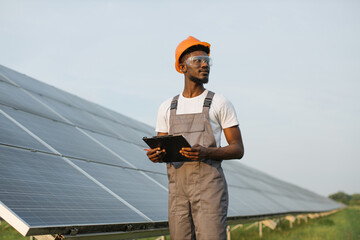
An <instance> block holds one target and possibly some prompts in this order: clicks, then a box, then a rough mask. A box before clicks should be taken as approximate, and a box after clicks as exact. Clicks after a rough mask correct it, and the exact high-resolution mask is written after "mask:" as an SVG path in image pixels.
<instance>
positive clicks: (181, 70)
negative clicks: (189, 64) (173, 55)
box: [179, 64, 187, 73]
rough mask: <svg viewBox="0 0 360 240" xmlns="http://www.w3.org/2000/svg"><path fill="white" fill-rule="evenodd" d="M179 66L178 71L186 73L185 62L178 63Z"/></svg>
mask: <svg viewBox="0 0 360 240" xmlns="http://www.w3.org/2000/svg"><path fill="white" fill-rule="evenodd" d="M179 68H180V72H182V73H186V71H187V69H186V65H185V64H180V65H179Z"/></svg>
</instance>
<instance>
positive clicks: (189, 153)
mask: <svg viewBox="0 0 360 240" xmlns="http://www.w3.org/2000/svg"><path fill="white" fill-rule="evenodd" d="M207 150H208V149H207V148H205V147H203V146H201V145H199V144H195V145H194V146H193V147H191V148H189V147H187V148H182V149H181V150H180V154H181V155H183V156H184V157H187V158H188V159H189V160H192V161H200V160H203V159H205V158H207V156H208V151H207Z"/></svg>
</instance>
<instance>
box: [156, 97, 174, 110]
mask: <svg viewBox="0 0 360 240" xmlns="http://www.w3.org/2000/svg"><path fill="white" fill-rule="evenodd" d="M172 99H173V98H168V99H166V100H165V101H163V102H162V103H161V104H160V106H159V111H166V110H167V109H169V108H170V105H171V101H172Z"/></svg>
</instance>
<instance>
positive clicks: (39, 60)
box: [0, 0, 360, 196]
mask: <svg viewBox="0 0 360 240" xmlns="http://www.w3.org/2000/svg"><path fill="white" fill-rule="evenodd" d="M359 12H360V1H357V0H328V1H325V0H318V1H314V0H311V1H310V0H298V1H295V0H286V1H285V0H248V1H243V0H236V1H235V0H234V1H231V0H224V1H214V0H207V1H190V0H184V1H178V0H167V1H165V0H164V1H161V0H152V1H145V0H142V1H141V0H138V1H134V0H86V1H85V0H77V1H70V0H62V1H60V0H58V1H56V0H52V1H45V0H43V1H39V0H32V1H26V0H0V64H1V65H3V66H6V67H8V68H11V69H13V70H16V71H19V72H21V73H24V74H26V75H28V76H31V77H33V78H35V79H37V80H40V81H42V82H45V83H47V84H50V85H52V86H55V87H57V88H60V89H62V90H65V91H68V92H70V93H73V94H75V95H77V96H79V97H82V98H84V99H87V100H89V101H92V102H95V103H98V104H100V105H102V106H105V107H107V108H110V109H112V110H115V111H117V112H119V113H122V114H124V115H127V116H129V117H132V118H135V119H137V120H139V121H142V122H144V123H146V124H149V125H151V126H153V127H155V124H156V115H157V110H158V107H159V105H160V104H161V102H163V101H164V100H166V99H168V98H171V97H173V96H174V95H176V94H178V93H181V91H182V89H183V84H184V80H183V75H182V74H179V73H178V72H176V71H175V67H174V63H175V48H176V46H177V45H178V44H179V43H180V42H181V41H182V40H184V39H185V38H187V37H188V36H194V37H196V38H198V39H200V40H202V41H206V42H209V43H210V44H211V57H212V59H213V66H212V68H211V73H210V78H209V84H208V85H206V88H207V89H209V90H212V91H214V92H217V93H221V94H223V95H224V96H225V97H226V98H228V99H229V100H230V101H231V102H232V103H233V105H234V107H235V109H236V112H237V116H238V119H239V122H240V129H241V132H242V136H243V141H244V146H245V156H244V157H243V159H241V160H240V161H241V162H242V163H244V164H245V165H247V166H250V167H254V168H256V169H258V170H261V171H263V172H265V173H268V174H270V175H272V176H274V177H276V178H279V179H281V180H284V181H287V182H290V183H293V184H296V185H298V186H301V187H303V188H306V189H308V190H311V191H314V192H316V193H318V194H321V195H323V196H328V195H329V194H332V193H335V192H338V191H345V192H346V193H348V194H353V193H360V124H359V123H360V94H359V90H360V44H359V43H360V14H359ZM154 135H155V133H154ZM222 145H226V142H223V144H222ZM224 164H226V163H224Z"/></svg>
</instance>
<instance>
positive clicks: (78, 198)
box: [0, 65, 342, 235]
mask: <svg viewBox="0 0 360 240" xmlns="http://www.w3.org/2000/svg"><path fill="white" fill-rule="evenodd" d="M152 135H155V132H154V128H152V127H150V126H148V125H146V124H143V123H141V122H139V121H136V120H134V119H131V118H129V117H126V116H124V115H122V114H119V113H116V112H114V111H111V110H109V109H107V108H104V107H101V106H99V105H97V104H94V103H91V102H89V101H86V100H84V99H81V98H79V97H77V96H74V95H72V94H69V93H67V92H65V91H61V90H59V89H57V88H54V87H52V86H49V85H47V84H44V83H42V82H39V81H37V80H35V79H33V78H30V77H28V76H26V75H23V74H20V73H18V72H15V71H13V70H10V69H8V68H6V67H4V66H1V65H0V217H2V218H3V219H5V220H6V221H7V222H9V223H10V224H11V225H13V226H14V227H15V228H16V229H17V230H18V231H19V232H20V233H22V234H23V235H38V234H48V233H60V234H68V233H69V229H71V227H73V226H77V227H78V228H79V229H80V232H79V233H88V232H111V231H126V230H130V229H129V226H130V225H129V224H131V226H135V227H134V229H136V228H137V227H138V228H142V229H154V228H160V227H164V226H166V221H167V218H168V216H167V214H168V210H167V200H168V190H167V184H168V183H167V175H166V167H165V165H164V164H153V163H151V162H150V161H149V160H148V159H147V157H146V155H145V152H144V150H143V149H144V148H146V147H147V146H146V145H145V144H144V143H143V141H142V140H141V138H142V137H143V136H152ZM223 168H224V171H225V175H226V178H227V182H228V186H229V193H230V206H229V214H228V215H229V219H232V218H233V219H235V218H239V217H245V216H257V215H267V214H278V213H288V212H318V211H328V210H332V209H336V208H340V207H342V206H341V205H340V204H338V203H335V202H333V201H332V200H330V199H328V198H325V197H322V196H319V195H317V194H315V193H312V192H310V191H308V190H305V189H302V188H300V187H297V186H294V185H291V184H288V183H286V182H283V181H280V180H278V179H276V178H273V177H271V176H269V175H266V174H264V173H262V172H260V171H257V170H255V169H252V168H250V167H247V166H245V165H243V164H241V163H239V161H226V162H224V163H223Z"/></svg>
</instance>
